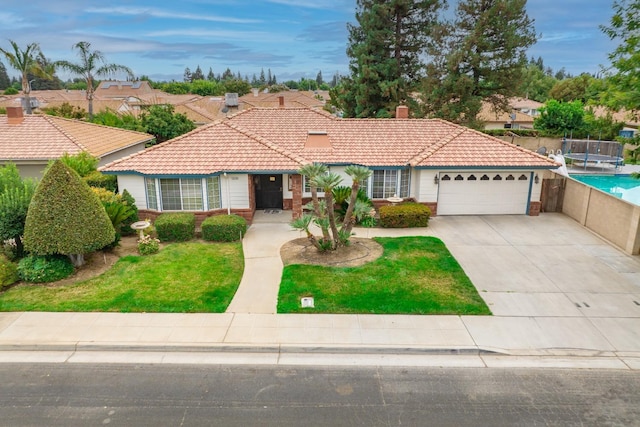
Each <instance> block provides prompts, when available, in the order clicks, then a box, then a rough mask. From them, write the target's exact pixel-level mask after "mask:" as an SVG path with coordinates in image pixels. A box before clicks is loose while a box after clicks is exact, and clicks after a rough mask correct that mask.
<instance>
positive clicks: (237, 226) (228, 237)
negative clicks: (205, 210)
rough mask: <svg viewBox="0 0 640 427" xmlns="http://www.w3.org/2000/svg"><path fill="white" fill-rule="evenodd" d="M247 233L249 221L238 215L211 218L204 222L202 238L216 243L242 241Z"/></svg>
mask: <svg viewBox="0 0 640 427" xmlns="http://www.w3.org/2000/svg"><path fill="white" fill-rule="evenodd" d="M246 232H247V221H245V220H244V218H242V217H241V216H238V215H216V216H210V217H209V218H207V219H205V220H204V221H203V222H202V238H203V239H204V240H210V241H214V242H234V241H236V240H241V239H242V237H243V236H244V234H245V233H246Z"/></svg>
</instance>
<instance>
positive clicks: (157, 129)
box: [141, 104, 196, 143]
mask: <svg viewBox="0 0 640 427" xmlns="http://www.w3.org/2000/svg"><path fill="white" fill-rule="evenodd" d="M141 118H142V125H143V126H144V127H145V128H146V129H147V132H148V133H150V134H152V135H153V136H155V137H156V141H157V143H161V142H164V141H167V140H169V139H172V138H175V137H176V136H180V135H182V134H184V133H187V132H189V131H191V130H193V129H195V128H196V125H195V124H194V123H193V122H192V121H191V120H189V118H188V117H187V116H186V115H184V114H180V113H174V107H173V105H170V104H167V105H152V106H151V107H149V109H148V110H147V111H145V112H143V113H142V116H141Z"/></svg>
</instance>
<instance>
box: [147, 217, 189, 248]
mask: <svg viewBox="0 0 640 427" xmlns="http://www.w3.org/2000/svg"><path fill="white" fill-rule="evenodd" d="M154 226H155V228H156V231H157V233H158V238H159V239H160V241H161V242H167V241H175V242H186V241H187V240H191V239H193V238H194V237H195V234H196V216H195V215H194V214H193V213H190V212H175V213H163V214H161V215H160V216H159V217H158V218H157V219H156V222H155V224H154Z"/></svg>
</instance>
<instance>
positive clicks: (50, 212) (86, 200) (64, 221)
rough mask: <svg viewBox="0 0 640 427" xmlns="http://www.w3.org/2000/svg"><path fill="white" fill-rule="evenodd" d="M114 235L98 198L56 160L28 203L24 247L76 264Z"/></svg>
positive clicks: (75, 174) (73, 173)
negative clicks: (66, 259)
mask: <svg viewBox="0 0 640 427" xmlns="http://www.w3.org/2000/svg"><path fill="white" fill-rule="evenodd" d="M114 239H115V231H114V229H113V226H112V225H111V221H110V220H109V217H108V216H107V213H106V212H105V210H104V207H103V206H102V204H101V203H100V201H99V200H98V198H97V197H96V196H95V194H93V192H92V191H91V189H90V188H89V186H88V185H87V184H85V183H84V182H82V180H81V179H80V177H79V176H78V174H77V173H75V172H74V171H73V170H71V169H70V168H68V167H67V166H66V165H65V164H64V163H62V162H61V161H60V160H56V161H55V162H54V163H53V164H52V165H51V166H50V167H49V168H48V169H47V170H46V172H45V174H44V176H43V177H42V180H41V181H40V183H39V184H38V186H37V188H36V190H35V194H34V195H33V199H32V201H31V205H30V206H29V211H28V213H27V219H26V224H25V230H24V244H25V248H26V249H27V250H28V251H30V252H32V253H34V254H36V255H52V254H62V255H68V256H69V258H70V259H71V261H72V262H73V264H74V265H75V266H76V267H79V266H81V265H82V264H84V254H85V253H87V252H91V251H94V250H97V249H100V248H103V247H104V246H106V245H108V244H110V243H111V242H113V241H114Z"/></svg>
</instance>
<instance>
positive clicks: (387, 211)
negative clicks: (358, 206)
mask: <svg viewBox="0 0 640 427" xmlns="http://www.w3.org/2000/svg"><path fill="white" fill-rule="evenodd" d="M379 212H380V226H381V227H385V228H407V227H426V226H427V225H429V217H431V209H429V208H428V207H427V206H425V205H421V204H420V203H413V202H410V203H402V204H400V205H388V206H382V207H380V210H379Z"/></svg>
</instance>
